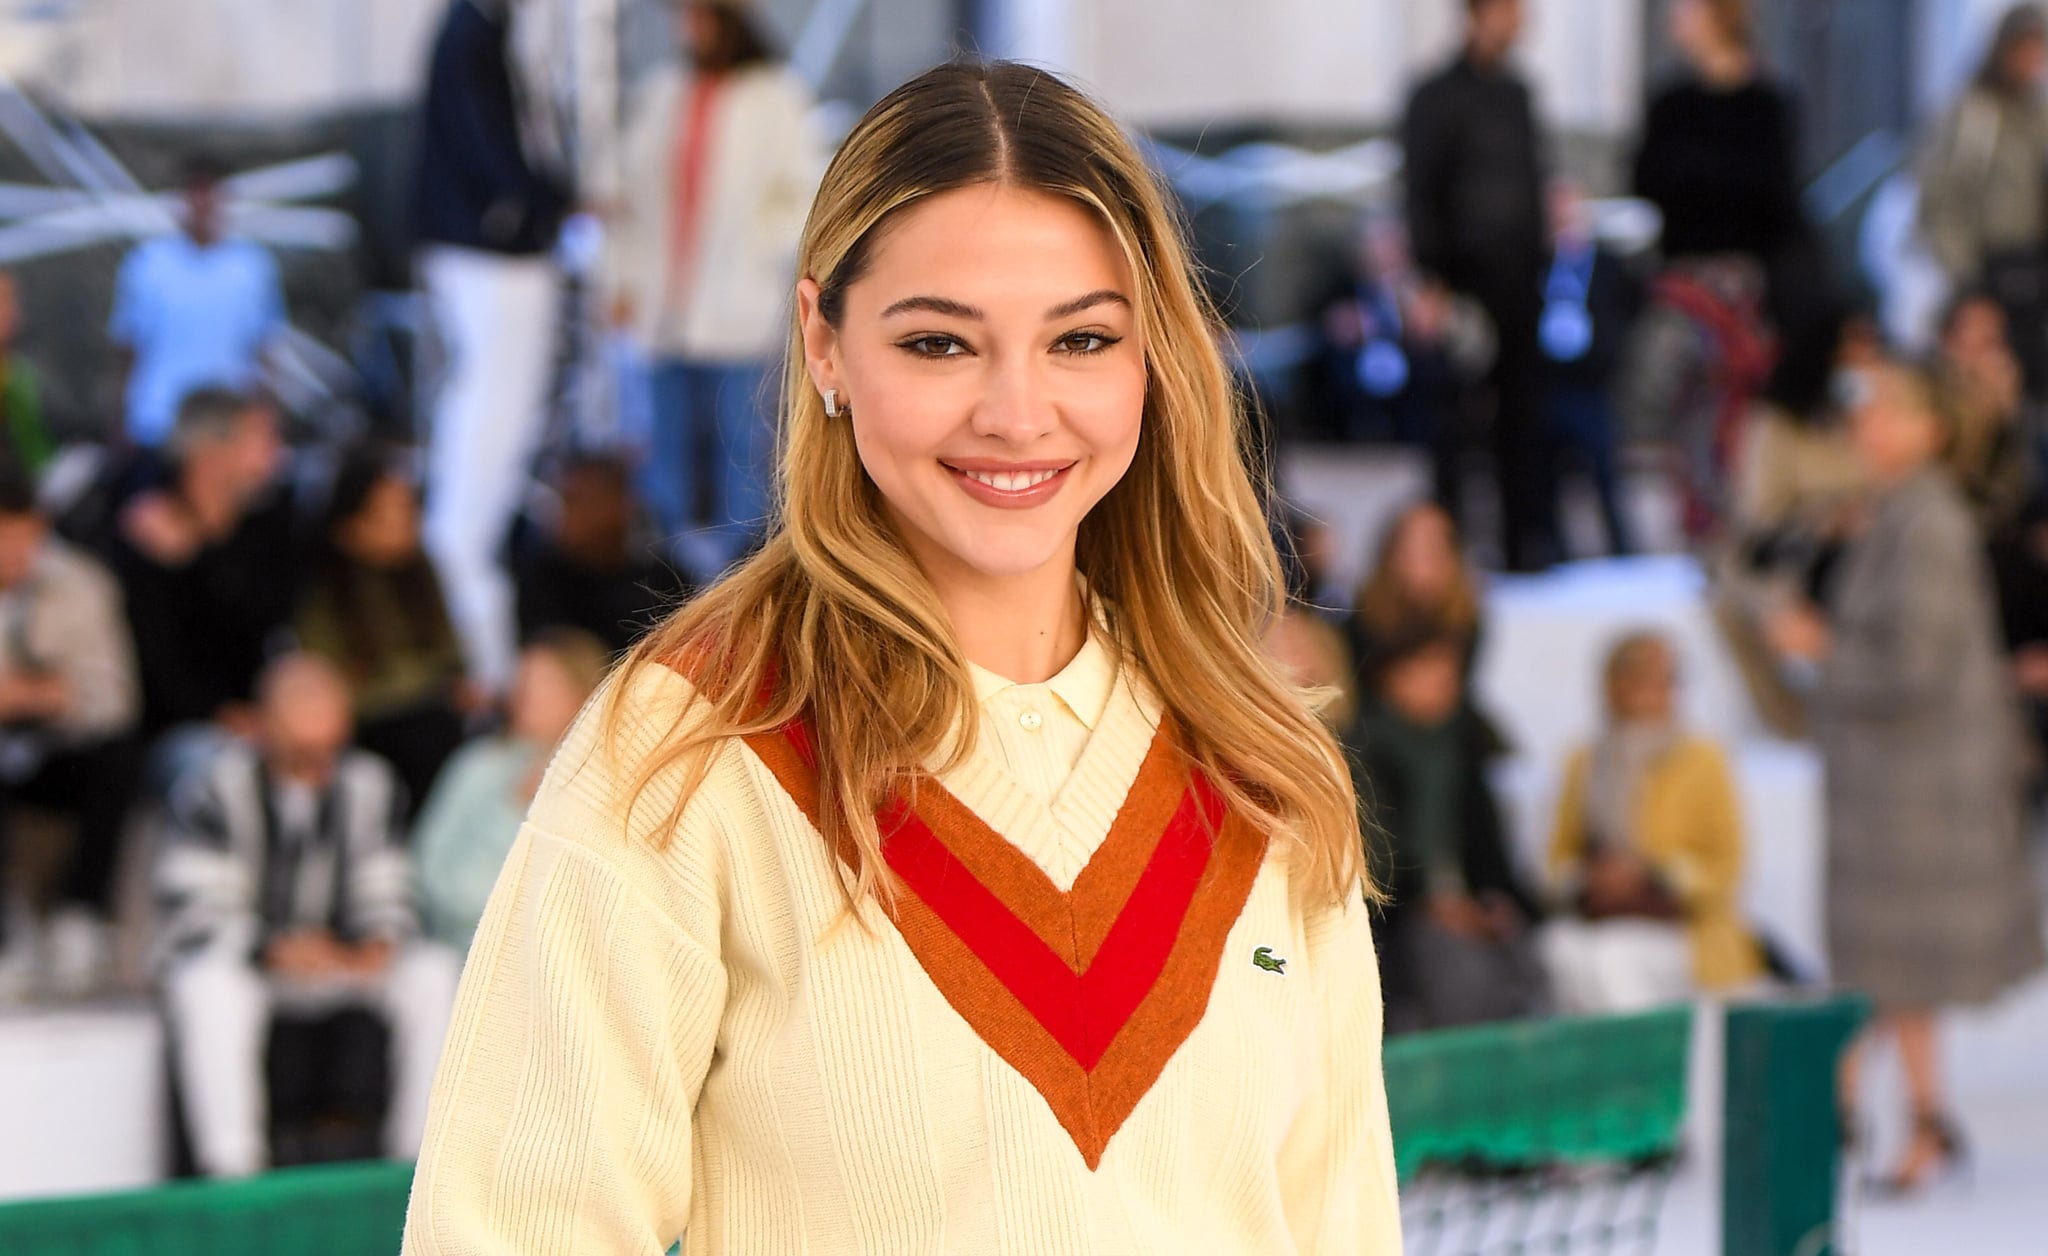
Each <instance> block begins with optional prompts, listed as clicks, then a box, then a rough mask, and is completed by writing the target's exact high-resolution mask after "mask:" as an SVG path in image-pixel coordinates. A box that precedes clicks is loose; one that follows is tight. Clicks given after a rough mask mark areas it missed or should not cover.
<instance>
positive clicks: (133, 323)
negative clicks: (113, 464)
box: [107, 159, 285, 449]
mask: <svg viewBox="0 0 2048 1256" xmlns="http://www.w3.org/2000/svg"><path fill="white" fill-rule="evenodd" d="M225 179H226V171H225V169H224V168H223V167H222V166H220V165H219V164H217V163H215V162H212V161H210V160H204V159H201V160H195V161H193V162H191V163H189V164H188V165H187V167H186V169H185V176H184V185H185V209H184V221H183V230H182V231H179V232H176V233H174V234H171V235H163V236H158V237H157V238H155V239H153V240H148V241H145V242H143V243H142V244H140V245H137V246H136V247H135V249H134V251H132V252H130V253H129V254H128V256H127V258H126V259H125V260H123V261H122V263H121V273H120V276H119V278H118V279H117V280H116V281H115V286H114V309H113V314H112V315H111V317H110V320H109V322H108V326H107V335H108V336H109V338H110V339H112V341H113V343H114V349H115V354H116V358H117V367H116V369H117V374H118V376H119V378H120V380H121V395H122V397H123V399H124V402H123V404H124V407H125V409H124V420H123V423H122V424H121V425H120V426H119V427H118V428H117V430H116V431H115V433H114V439H115V443H116V444H132V445H136V446H140V447H141V448H144V449H155V448H157V447H158V446H159V445H161V444H163V443H164V441H165V440H166V439H167V438H168V437H169V436H170V434H171V429H172V427H173V426H174V425H175V422H176V419H177V414H178V405H179V403H180V402H181V401H183V400H184V398H185V395H186V394H187V393H189V392H191V391H192V390H193V389H195V388H201V387H213V388H231V389H248V388H252V387H255V386H257V385H258V384H260V383H261V381H262V379H263V376H264V372H265V370H266V369H267V360H268V355H269V353H270V351H271V349H272V347H273V346H274V345H275V344H276V342H277V339H278V337H279V336H280V335H281V334H282V333H283V332H284V330H285V303H284V288H283V286H282V284H281V283H280V281H279V279H278V273H277V262H276V261H275V260H274V259H273V258H272V257H271V256H270V254H269V252H268V251H267V250H265V249H264V248H263V246H261V245H259V244H255V243H253V242H250V241H247V240H240V239H236V238H234V237H232V236H230V235H228V234H227V226H228V224H227V223H226V222H225V221H224V218H225V211H224V206H223V204H222V201H223V198H224V197H225V195H226V193H225V190H224V188H223V187H222V184H223V182H224V181H225Z"/></svg>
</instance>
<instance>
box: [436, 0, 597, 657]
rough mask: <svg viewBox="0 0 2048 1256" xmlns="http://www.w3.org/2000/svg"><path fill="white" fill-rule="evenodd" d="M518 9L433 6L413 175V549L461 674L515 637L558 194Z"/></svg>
mask: <svg viewBox="0 0 2048 1256" xmlns="http://www.w3.org/2000/svg"><path fill="white" fill-rule="evenodd" d="M532 3H533V0H449V4H448V12H447V16H446V17H445V18H444V19H443V21H442V24H441V31H440V34H439V36H438V37H437V38H436V40H435V43H434V51H433V58H432V61H431V63H430V65H429V68H428V78H427V97H426V104H425V107H424V113H423V118H422V126H423V132H422V136H421V144H420V155H419V164H418V167H417V171H416V174H415V209H416V212H417V215H418V225H419V238H420V245H421V251H420V255H419V270H420V278H421V281H422V284H423V286H424V288H425V290H426V294H427V298H428V302H429V305H430V308H431V310H432V313H433V318H434V323H435V326H436V328H437V330H438V331H439V333H440V338H441V343H442V345H443V346H444V348H445V349H446V352H447V354H448V359H449V360H448V370H447V376H446V379H445V380H444V382H443V383H442V386H441V391H440V396H439V397H438V398H437V399H436V401H435V404H434V422H433V430H432V434H431V438H430V443H429V453H428V474H427V519H426V532H425V536H426V545H427V550H428V552H429V553H431V554H432V555H433V556H434V562H435V564H436V565H437V566H438V567H439V569H440V572H441V578H442V579H443V580H445V581H446V582H447V594H448V609H449V612H450V615H451V617H452V618H453V620H454V622H455V626H456V628H457V630H458V631H459V632H460V633H461V634H462V640H463V645H464V654H465V657H466V660H467V663H468V665H469V668H470V671H471V675H472V676H473V677H474V678H475V679H476V680H477V681H478V682H480V683H481V684H482V685H483V686H484V687H486V688H487V689H490V690H492V691H496V690H499V689H501V688H502V687H503V686H504V685H506V684H507V683H509V682H510V680H511V676H512V666H513V656H514V654H515V653H516V649H517V640H516V637H515V634H514V630H513V618H512V587H511V578H510V575H509V574H508V573H507V572H506V571H505V570H504V567H503V565H502V562H501V551H502V549H503V547H504V544H505V539H506V537H507V535H508V534H509V533H510V531H511V529H512V523H513V520H514V519H515V518H516V517H517V516H518V513H519V506H520V503H521V501H522V500H523V497H524V492H525V488H526V484H527V477H528V472H529V469H530V466H531V463H532V461H533V457H534V454H535V452H536V451H537V450H538V449H539V447H540V444H541V439H542V436H543V435H544V432H545V429H546V425H547V413H548V390H549V386H550V384H551V383H552V381H553V378H554V365H555V360H556V340H557V326H556V322H557V309H556V306H557V303H558V301H559V291H560V277H559V275H558V274H557V273H556V268H555V264H554V261H553V258H552V256H551V254H552V250H553V249H554V246H555V239H556V236H557V235H558V234H559V232H560V229H561V225H562V221H563V218H564V215H565V214H566V213H567V210H568V207H569V204H570V200H571V195H570V190H569V176H568V174H567V173H566V170H567V158H566V156H565V154H564V153H563V151H562V149H561V144H560V142H559V140H560V136H559V128H558V127H556V126H555V125H554V122H555V118H554V114H553V112H552V111H551V109H550V107H549V106H550V104H551V102H550V100H549V98H548V96H547V94H546V92H545V91H544V90H543V89H542V87H541V85H539V84H536V83H532V82H527V81H525V76H523V75H521V74H518V73H515V66H514V57H513V52H512V45H511V31H512V28H513V26H514V24H515V18H516V17H517V16H518V15H519V14H520V13H522V12H523V10H524V9H525V8H526V7H527V6H529V5H530V4H532Z"/></svg>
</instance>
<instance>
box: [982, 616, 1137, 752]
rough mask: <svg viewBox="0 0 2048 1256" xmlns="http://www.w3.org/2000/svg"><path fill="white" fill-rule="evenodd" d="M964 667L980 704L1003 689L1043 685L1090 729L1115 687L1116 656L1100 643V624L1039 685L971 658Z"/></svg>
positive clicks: (1106, 705) (1092, 727)
mask: <svg viewBox="0 0 2048 1256" xmlns="http://www.w3.org/2000/svg"><path fill="white" fill-rule="evenodd" d="M967 671H968V674H969V675H970V676H972V677H973V678H974V700H975V701H976V702H978V703H981V704H982V705H983V706H986V705H987V704H988V702H989V701H990V699H992V698H994V697H996V696H997V695H998V694H1001V693H1003V692H1005V691H1006V690H1010V689H1023V688H1044V689H1047V690H1050V691H1051V692H1052V695H1053V697H1055V698H1057V699H1059V701H1060V704H1061V705H1063V706H1065V707H1066V708H1067V710H1068V711H1069V712H1071V713H1072V714H1073V716H1074V718H1075V719H1077V720H1079V721H1081V725H1082V727H1084V728H1086V729H1088V730H1089V731H1090V732H1093V731H1094V730H1095V726H1096V724H1097V723H1099V722H1100V721H1101V719H1102V713H1103V712H1104V711H1105V710H1107V709H1108V708H1109V697H1110V694H1111V692H1112V691H1114V690H1115V688H1116V660H1115V659H1114V658H1112V657H1111V655H1110V652H1109V648H1108V647H1107V646H1105V645H1103V643H1102V634H1101V631H1100V630H1099V628H1098V629H1096V630H1094V631H1091V632H1089V634H1088V639H1087V640H1086V641H1084V642H1082V643H1081V652H1080V653H1079V654H1076V655H1075V656H1074V657H1073V660H1072V661H1071V662H1069V663H1068V664H1067V665H1066V666H1065V667H1063V668H1061V669H1060V671H1059V674H1058V675H1057V676H1054V677H1053V678H1052V679H1051V680H1048V681H1046V682H1045V683H1044V684H1043V685H1042V686H1026V685H1020V684H1018V683H1017V682H1016V681H1014V680H1010V679H1008V678H1006V677H1002V676H998V675H996V674H995V673H994V672H992V671H989V670H988V669H987V668H985V667H982V666H980V665H979V664H976V663H973V662H969V663H968V664H967Z"/></svg>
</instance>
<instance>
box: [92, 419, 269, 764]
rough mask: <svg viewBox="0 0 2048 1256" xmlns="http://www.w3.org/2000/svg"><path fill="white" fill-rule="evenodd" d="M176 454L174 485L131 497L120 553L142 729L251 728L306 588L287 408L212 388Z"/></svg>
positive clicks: (113, 561)
mask: <svg viewBox="0 0 2048 1256" xmlns="http://www.w3.org/2000/svg"><path fill="white" fill-rule="evenodd" d="M165 452H166V453H167V455H168V457H169V459H170V467H171V469H170V477H171V478H170V481H169V483H168V484H166V485H165V486H164V487H162V488H160V489H153V490H150V491H148V492H145V493H143V494H142V495H140V496H138V497H136V498H135V499H134V500H133V501H131V502H129V503H128V505H127V506H126V507H125V509H124V510H123V511H122V514H121V518H120V525H119V531H118V533H117V535H116V536H115V538H114V541H113V544H112V549H111V553H110V555H109V565H110V566H112V568H113V570H114V574H115V576H116V577H117V578H118V579H119V580H120V582H121V588H122V592H123V594H124V596H125V597H126V599H127V608H128V622H129V625H130V627H131V629H132V630H133V633H134V638H135V649H136V658H137V663H138V666H139V668H140V674H141V677H142V731H143V733H144V734H145V735H146V736H148V737H151V738H157V737H160V736H161V735H162V734H164V733H166V732H169V731H170V730H172V729H174V728H189V727H192V726H197V731H198V733H199V735H200V736H201V737H202V738H203V737H205V736H209V735H217V734H218V733H221V732H229V733H235V732H246V731H248V730H249V729H250V728H252V727H253V720H252V714H253V713H252V711H251V708H250V707H249V702H250V699H251V698H252V696H253V695H254V691H255V684H256V676H257V673H258V672H260V671H262V669H263V664H264V660H265V659H266V657H267V656H268V652H269V650H270V649H271V647H272V646H273V645H274V644H275V639H276V636H277V634H278V633H280V632H281V631H282V630H283V629H285V627H286V626H287V625H288V624H289V623H290V622H291V614H292V608H293V606H294V604H295V602H296V600H297V594H298V573H299V563H298V557H299V555H298V552H297V545H298V538H297V533H296V529H295V528H294V526H293V522H292V517H291V507H290V502H289V499H288V498H286V497H283V496H281V495H280V494H279V493H278V492H277V478H278V470H279V467H280V465H281V464H282V461H283V456H284V451H283V446H282V443H281V442H280V440H279V437H278V431H277V415H276V413H275V412H274V411H273V410H272V409H271V408H270V407H269V405H267V404H266V403H264V402H261V401H258V400H256V399H254V398H251V397H249V396H246V395H244V394H242V393H235V392H226V391H223V390H220V389H212V388H202V389H200V390H198V391H196V392H194V393H192V394H191V395H190V396H188V397H186V398H185V400H184V402H183V403H182V404H181V405H180V406H179V409H178V422H177V426H176V428H175V429H174V430H173V431H172V433H171V437H170V440H169V442H168V445H167V448H166V451H165ZM165 771H166V772H172V773H174V771H175V769H173V768H169V767H167V768H166V769H165ZM153 777H154V778H155V780H156V783H157V784H159V785H162V784H166V783H168V780H169V776H168V775H163V774H161V773H153Z"/></svg>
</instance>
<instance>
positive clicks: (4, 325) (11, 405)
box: [0, 270, 57, 483]
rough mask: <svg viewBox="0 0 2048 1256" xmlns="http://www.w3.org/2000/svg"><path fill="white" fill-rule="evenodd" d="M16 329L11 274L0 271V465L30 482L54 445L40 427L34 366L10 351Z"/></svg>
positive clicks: (17, 314)
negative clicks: (14, 471)
mask: <svg viewBox="0 0 2048 1256" xmlns="http://www.w3.org/2000/svg"><path fill="white" fill-rule="evenodd" d="M20 331H21V303H20V301H19V299H18V298H17V295H16V292H15V287H14V276H13V275H11V274H9V273H8V272H6V271H4V270H0V465H5V466H9V467H12V468H13V469H14V470H16V471H18V472H20V473H21V474H22V475H24V476H26V477H28V479H29V482H30V483H34V482H35V479H36V477H37V476H39V475H41V474H42V473H43V468H44V467H46V466H48V465H49V464H50V459H51V458H52V457H53V456H55V454H56V452H57V448H56V445H55V444H54V443H52V441H51V440H50V432H49V429H48V428H46V427H44V426H43V393H42V387H41V384H40V383H39V382H38V380H37V379H36V372H35V368H34V367H32V366H30V365H29V364H28V360H27V359H26V358H24V357H22V356H21V355H20V354H19V353H16V352H15V350H14V339H15V337H16V336H17V335H18V334H19V333H20Z"/></svg>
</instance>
